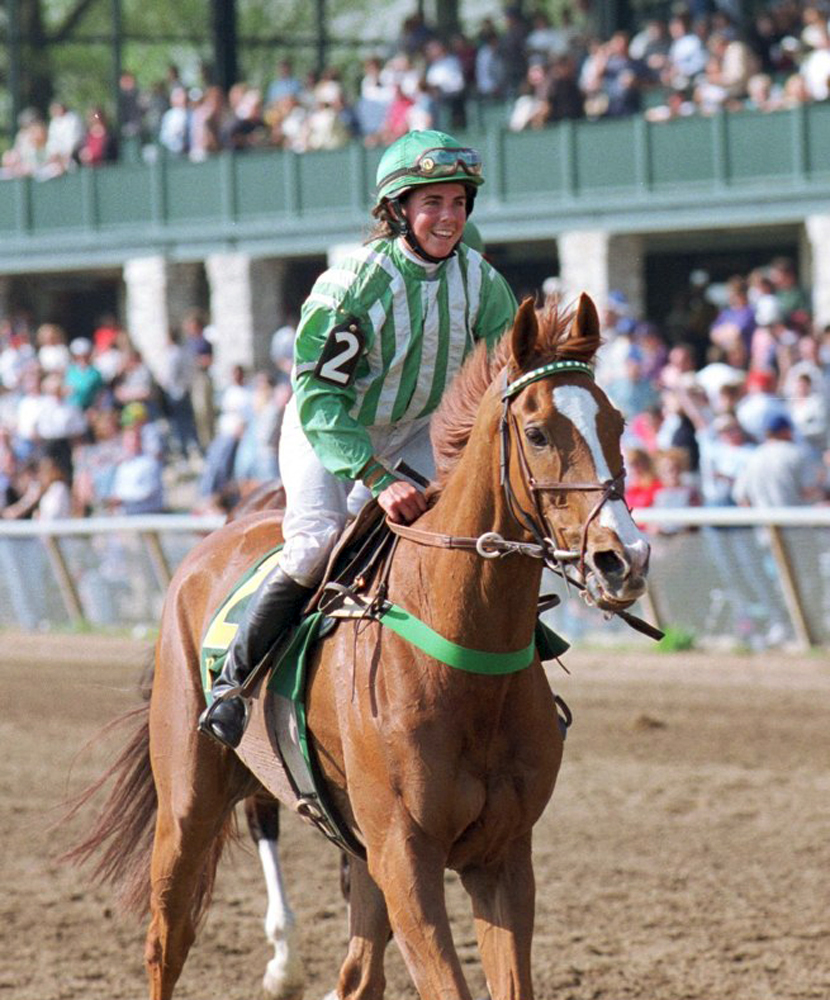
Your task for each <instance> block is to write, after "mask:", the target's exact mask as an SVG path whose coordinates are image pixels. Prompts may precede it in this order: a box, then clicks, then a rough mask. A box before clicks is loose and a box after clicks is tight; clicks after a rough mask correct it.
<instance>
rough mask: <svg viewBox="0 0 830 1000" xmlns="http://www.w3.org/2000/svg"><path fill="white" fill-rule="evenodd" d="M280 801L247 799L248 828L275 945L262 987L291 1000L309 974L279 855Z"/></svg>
mask: <svg viewBox="0 0 830 1000" xmlns="http://www.w3.org/2000/svg"><path fill="white" fill-rule="evenodd" d="M279 809H280V806H279V803H278V802H277V800H276V799H274V798H272V796H271V795H269V794H268V793H259V792H258V793H257V794H255V795H252V796H250V797H249V798H247V799H246V800H245V816H246V818H247V820H248V829H249V830H250V832H251V836H252V837H253V839H254V841H255V842H256V846H257V852H258V853H259V860H260V862H261V864H262V873H263V875H264V876H265V887H266V890H267V893H268V908H267V910H266V912H265V936H266V937H267V938H268V940H269V941H270V942H271V944H272V945H273V946H274V957H273V958H272V959H271V961H270V962H269V963H268V967H267V968H266V970H265V976H264V977H263V980H262V989H263V991H264V993H265V995H266V996H268V997H271V998H272V1000H288V998H292V997H300V996H302V993H303V985H304V982H305V976H304V973H303V967H302V965H301V963H300V957H299V954H298V948H297V940H296V929H295V920H294V913H293V911H292V909H291V907H290V906H289V904H288V897H287V896H286V893H285V885H284V883H283V879H282V869H281V867H280V856H279V847H278V841H279V833H280V822H279Z"/></svg>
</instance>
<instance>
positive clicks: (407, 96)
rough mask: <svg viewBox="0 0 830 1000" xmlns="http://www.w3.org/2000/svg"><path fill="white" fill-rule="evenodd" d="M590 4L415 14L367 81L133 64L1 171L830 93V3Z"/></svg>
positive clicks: (34, 125)
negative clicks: (459, 21) (750, 8)
mask: <svg viewBox="0 0 830 1000" xmlns="http://www.w3.org/2000/svg"><path fill="white" fill-rule="evenodd" d="M582 6H583V5H580V4H575V5H574V9H573V11H572V10H571V9H569V8H568V7H564V8H563V9H562V10H561V12H560V14H559V15H558V18H557V20H556V21H552V20H551V18H550V17H549V16H548V15H547V14H546V13H544V12H541V11H540V12H536V13H534V14H532V15H529V16H525V15H523V14H522V12H521V11H520V10H519V9H518V8H512V7H508V8H507V9H506V10H505V12H504V14H503V16H502V17H501V18H497V19H493V18H486V19H484V20H483V22H482V23H481V24H480V25H479V26H478V29H477V30H476V31H475V33H472V34H465V33H458V34H456V35H454V36H453V37H452V38H449V39H442V38H440V37H438V34H437V33H436V31H435V30H433V29H432V28H431V27H430V26H429V25H428V24H427V23H426V22H425V21H424V19H423V18H422V17H421V16H420V15H417V14H416V15H413V16H412V17H409V18H407V19H406V21H405V22H404V24H403V26H402V31H401V33H400V36H399V38H398V39H396V40H395V42H394V43H393V44H392V45H391V46H390V49H389V51H388V52H386V53H383V54H378V55H377V56H373V57H371V58H368V59H366V60H365V62H364V63H363V65H362V70H361V72H360V73H359V74H358V76H357V77H356V78H352V77H351V74H349V73H347V74H346V76H348V77H349V79H344V75H343V74H342V73H341V71H340V70H338V69H337V68H334V67H330V68H327V69H325V70H323V71H322V72H308V73H304V74H303V73H298V72H297V71H296V70H295V66H294V62H293V60H292V59H291V58H290V57H286V58H283V59H281V60H280V61H279V63H278V65H277V66H276V67H275V70H274V75H273V78H272V79H271V80H267V81H263V82H262V83H261V84H256V83H252V82H240V83H237V84H234V85H233V86H232V87H231V88H230V90H229V91H228V92H227V93H225V92H224V91H223V90H222V89H221V88H220V87H218V86H216V85H214V84H212V83H211V82H210V79H209V73H205V74H203V78H202V79H199V80H185V79H183V78H182V75H181V73H180V72H179V70H178V68H177V67H176V66H171V67H170V68H169V70H168V73H167V77H166V78H165V79H164V80H163V81H160V82H158V83H156V84H154V85H152V86H149V87H148V88H146V89H141V88H140V87H139V85H138V82H137V79H136V76H135V74H133V73H131V72H125V73H123V74H122V76H121V80H120V85H119V98H118V99H119V106H118V109H117V115H114V116H113V117H112V119H111V120H110V119H108V117H107V113H106V111H105V110H104V108H103V107H95V108H91V109H89V111H88V113H87V114H86V116H85V118H84V117H82V116H81V115H80V114H78V113H77V112H76V111H74V110H72V109H70V108H68V107H67V106H66V105H65V104H64V103H62V102H61V101H55V102H53V103H52V105H51V106H50V108H49V112H48V116H46V117H44V116H42V115H41V114H40V113H39V112H38V111H37V110H35V109H31V108H29V109H26V110H24V111H23V112H22V113H21V115H20V118H19V121H18V131H17V134H16V136H15V138H14V142H13V144H12V146H11V148H10V149H9V150H7V151H6V153H5V154H4V156H3V159H2V167H0V176H4V177H19V176H33V177H36V178H41V179H47V178H50V177H54V176H58V175H59V174H61V173H63V172H65V171H66V170H70V169H74V168H75V167H77V166H78V165H89V166H96V165H98V164H100V163H105V162H108V161H111V160H114V159H116V158H118V156H119V150H123V149H124V148H126V147H130V148H131V149H133V150H139V151H143V154H144V156H145V157H150V156H158V155H159V154H160V153H161V155H169V156H173V157H189V158H190V159H191V160H194V161H199V160H203V159H205V158H206V157H208V156H210V155H211V154H212V153H215V152H218V151H220V150H237V151H238V150H245V149H251V148H262V147H271V148H283V149H288V150H291V151H293V152H297V153H301V152H306V151H309V150H324V149H337V148H340V147H342V146H345V145H346V144H347V143H349V142H352V141H361V142H364V143H365V144H366V145H369V146H373V145H386V144H388V143H390V142H392V141H394V140H395V139H396V138H398V137H399V136H400V135H401V134H403V133H404V132H406V131H408V130H411V129H416V128H429V127H436V128H444V129H448V130H454V129H456V130H457V129H463V128H464V127H466V126H467V125H468V124H469V122H468V111H469V108H470V106H471V102H478V105H479V107H485V106H492V107H494V108H495V109H496V111H497V113H498V115H499V116H500V120H501V121H502V123H503V124H504V125H506V126H507V127H509V128H511V129H513V130H517V131H518V130H522V129H526V128H541V127H543V126H546V125H548V124H551V123H555V122H558V121H562V120H565V119H581V118H587V119H599V118H609V117H611V118H613V117H620V116H625V115H633V114H640V113H643V114H645V115H646V117H647V118H649V119H650V120H653V121H665V120H668V119H672V118H676V117H679V116H684V115H691V114H712V113H714V112H716V111H718V110H721V109H725V110H738V109H741V108H751V109H757V110H763V111H772V110H777V109H781V108H789V107H793V106H794V105H798V104H803V103H809V102H812V101H825V100H827V99H828V94H830V28H829V27H828V19H829V18H830V2H828V0H815V2H804V0H772V2H771V3H769V4H768V5H767V6H766V7H764V8H763V9H761V10H759V11H757V12H756V13H754V14H753V15H752V16H746V15H743V14H742V13H741V9H740V8H741V5H738V4H732V3H728V2H719V3H714V2H713V3H708V2H706V0H692V2H690V3H689V4H685V3H679V4H675V5H674V6H673V7H672V8H671V12H670V14H669V15H668V16H666V17H650V18H648V19H647V20H645V21H644V23H642V24H641V25H639V26H638V28H637V30H636V31H635V32H634V33H633V34H631V33H629V32H626V31H617V32H615V33H614V34H613V36H612V37H611V38H607V39H606V38H599V37H597V36H596V35H594V34H592V33H591V31H590V28H589V24H590V22H589V21H588V20H587V19H586V17H585V14H584V12H583V11H582ZM116 120H117V123H118V124H117V125H116V124H114V122H115V121H116Z"/></svg>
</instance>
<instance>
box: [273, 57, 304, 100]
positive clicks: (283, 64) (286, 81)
mask: <svg viewBox="0 0 830 1000" xmlns="http://www.w3.org/2000/svg"><path fill="white" fill-rule="evenodd" d="M302 91H303V85H302V81H301V80H300V79H299V78H298V77H297V76H296V75H295V73H294V63H293V61H292V60H291V59H289V58H284V59H280V61H279V62H278V63H277V74H276V76H275V77H274V79H273V80H272V81H271V82H270V83H269V84H268V89H267V90H266V92H265V101H266V104H277V103H279V102H280V101H281V100H282V99H283V98H285V97H297V98H299V97H300V95H301V94H302Z"/></svg>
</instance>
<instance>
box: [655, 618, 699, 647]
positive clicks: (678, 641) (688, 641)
mask: <svg viewBox="0 0 830 1000" xmlns="http://www.w3.org/2000/svg"><path fill="white" fill-rule="evenodd" d="M663 631H664V632H665V635H664V636H663V638H662V639H661V640H660V641H659V642H658V643H657V646H656V649H657V651H658V652H660V653H687V652H688V651H689V650H690V649H694V648H695V634H694V632H690V631H689V630H688V629H684V628H680V627H679V626H677V625H667V626H666V627H665V628H664V629H663Z"/></svg>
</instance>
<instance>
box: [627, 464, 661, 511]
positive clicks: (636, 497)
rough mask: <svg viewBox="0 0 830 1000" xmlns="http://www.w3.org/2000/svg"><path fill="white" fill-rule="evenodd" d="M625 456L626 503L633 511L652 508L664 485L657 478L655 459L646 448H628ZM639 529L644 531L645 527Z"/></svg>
mask: <svg viewBox="0 0 830 1000" xmlns="http://www.w3.org/2000/svg"><path fill="white" fill-rule="evenodd" d="M624 455H625V502H626V503H627V504H628V506H629V507H631V508H632V509H633V508H635V507H651V506H652V505H653V504H654V496H655V494H656V493H657V491H658V490H659V489H660V487H661V485H662V483H661V482H660V480H659V479H658V478H657V472H656V470H655V468H654V459H653V458H652V456H651V455H650V454H649V453H648V452H647V451H646V450H645V449H644V448H632V447H629V448H626V449H625V452H624ZM639 527H640V528H641V529H644V526H643V525H639ZM648 530H650V529H648Z"/></svg>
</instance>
